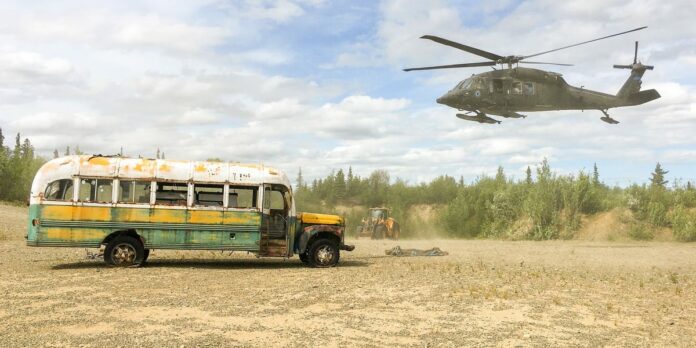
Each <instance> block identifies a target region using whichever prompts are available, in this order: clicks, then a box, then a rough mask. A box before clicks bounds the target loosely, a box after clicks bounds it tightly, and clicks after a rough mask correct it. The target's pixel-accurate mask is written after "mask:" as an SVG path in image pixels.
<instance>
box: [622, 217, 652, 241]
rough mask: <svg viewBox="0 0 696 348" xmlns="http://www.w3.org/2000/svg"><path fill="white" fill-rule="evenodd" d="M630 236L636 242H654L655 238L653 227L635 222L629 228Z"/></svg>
mask: <svg viewBox="0 0 696 348" xmlns="http://www.w3.org/2000/svg"><path fill="white" fill-rule="evenodd" d="M628 236H629V237H631V238H632V239H635V240H652V239H653V238H655V233H654V232H653V226H651V225H650V224H647V223H644V222H640V221H638V222H634V223H632V224H631V225H630V226H629V228H628Z"/></svg>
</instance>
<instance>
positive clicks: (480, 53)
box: [421, 35, 503, 60]
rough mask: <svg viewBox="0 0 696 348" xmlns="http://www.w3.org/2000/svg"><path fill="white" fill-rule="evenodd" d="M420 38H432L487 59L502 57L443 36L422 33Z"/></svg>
mask: <svg viewBox="0 0 696 348" xmlns="http://www.w3.org/2000/svg"><path fill="white" fill-rule="evenodd" d="M421 39H428V40H432V41H435V42H437V43H439V44H442V45H445V46H450V47H454V48H456V49H460V50H462V51H465V52H469V53H473V54H475V55H477V56H481V57H483V58H488V59H490V60H498V59H501V58H503V57H502V56H499V55H497V54H495V53H491V52H486V51H484V50H480V49H478V48H475V47H471V46H467V45H462V44H460V43H458V42H454V41H450V40H447V39H443V38H441V37H439V36H433V35H423V36H421Z"/></svg>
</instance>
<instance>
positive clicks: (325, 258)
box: [307, 238, 340, 268]
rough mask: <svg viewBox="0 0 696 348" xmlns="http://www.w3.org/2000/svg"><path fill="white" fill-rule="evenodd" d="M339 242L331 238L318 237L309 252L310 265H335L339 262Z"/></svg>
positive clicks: (322, 266)
mask: <svg viewBox="0 0 696 348" xmlns="http://www.w3.org/2000/svg"><path fill="white" fill-rule="evenodd" d="M339 256H340V255H339V251H338V244H336V242H334V241H333V240H331V239H326V238H322V239H317V240H316V241H315V242H314V243H312V246H311V247H310V248H309V251H308V252H307V258H308V261H309V265H310V266H312V267H319V268H324V267H333V266H336V264H337V263H338V258H339Z"/></svg>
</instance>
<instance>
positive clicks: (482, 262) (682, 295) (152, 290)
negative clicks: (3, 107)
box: [0, 207, 696, 347]
mask: <svg viewBox="0 0 696 348" xmlns="http://www.w3.org/2000/svg"><path fill="white" fill-rule="evenodd" d="M24 218H25V209H24V208H9V207H0V220H2V221H0V294H1V295H2V296H1V297H0V322H1V323H2V325H0V346H2V347H14V346H58V347H63V346H84V347H100V346H104V345H111V346H122V347H125V346H141V345H144V346H173V347H181V346H185V347H189V346H283V347H288V346H308V345H311V346H340V347H344V346H351V347H352V346H357V347H360V346H417V347H426V346H427V347H435V346H444V347H460V346H472V345H475V346H506V347H507V346H558V345H562V346H568V345H570V346H695V345H696V308H695V307H696V295H695V294H694V284H695V283H696V257H695V256H696V245H694V244H676V243H675V244H673V243H607V242H583V241H571V242H567V241H566V242H501V241H478V240H477V241H461V240H457V241H453V240H431V241H399V242H392V241H389V242H386V241H385V242H381V241H379V242H375V241H369V240H360V241H352V242H354V243H355V244H356V245H357V248H356V251H354V252H352V253H343V254H342V259H341V263H340V266H339V267H336V268H332V269H310V268H306V267H304V266H303V265H302V264H301V263H300V261H299V260H297V259H296V258H293V259H290V260H287V261H284V260H282V259H257V258H255V257H254V256H252V255H246V254H237V253H235V254H233V255H227V254H221V253H219V252H217V253H213V252H185V251H159V250H157V251H154V252H153V253H152V255H151V260H150V262H149V263H148V265H147V266H146V267H142V268H125V269H119V268H110V267H107V266H106V265H105V264H104V263H103V262H102V261H101V260H90V259H86V258H85V255H86V252H85V250H84V249H60V248H30V247H27V246H25V245H24V242H23V234H24V224H25V221H24V220H23V219H24ZM3 237H4V238H3ZM397 244H398V245H401V246H402V247H404V248H413V247H418V248H429V247H432V246H438V247H440V248H441V249H443V250H446V251H448V252H449V253H450V255H448V256H444V257H408V258H397V257H391V256H385V255H384V249H388V248H391V247H392V246H394V245H397Z"/></svg>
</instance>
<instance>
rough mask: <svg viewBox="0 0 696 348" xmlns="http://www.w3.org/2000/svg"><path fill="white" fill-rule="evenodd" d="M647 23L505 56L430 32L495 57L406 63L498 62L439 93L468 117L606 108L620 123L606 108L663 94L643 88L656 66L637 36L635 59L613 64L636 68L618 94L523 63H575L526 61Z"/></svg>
mask: <svg viewBox="0 0 696 348" xmlns="http://www.w3.org/2000/svg"><path fill="white" fill-rule="evenodd" d="M645 28H647V27H640V28H636V29H632V30H628V31H624V32H621V33H618V34H612V35H608V36H604V37H601V38H597V39H593V40H589V41H584V42H580V43H577V44H573V45H569V46H564V47H561V48H556V49H553V50H548V51H544V52H540V53H535V54H530V55H526V56H514V55H513V56H500V55H497V54H494V53H490V52H486V51H483V50H480V49H478V48H474V47H471V46H466V45H462V44H460V43H457V42H454V41H450V40H447V39H443V38H441V37H437V36H432V35H425V36H422V37H421V38H422V39H428V40H432V41H435V42H437V43H440V44H443V45H446V46H450V47H454V48H457V49H460V50H462V51H466V52H469V53H473V54H475V55H477V56H481V57H484V58H487V59H490V61H486V62H476V63H464V64H452V65H439V66H429V67H422V68H409V69H404V71H413V70H433V69H451V68H468V67H480V66H491V67H493V71H489V72H485V73H481V74H476V75H472V76H471V77H470V78H468V79H466V80H463V81H461V82H459V84H458V85H457V86H456V87H454V88H453V89H452V90H450V91H449V92H447V93H446V94H445V95H443V96H441V97H440V98H437V102H438V103H440V104H444V105H447V106H449V107H452V108H455V109H458V110H460V111H466V113H464V114H457V117H459V118H461V119H464V120H467V121H475V122H479V123H491V124H493V123H500V122H501V121H498V120H496V119H494V118H491V117H488V115H497V116H502V117H505V118H521V117H526V115H522V114H520V113H519V112H527V111H551V110H599V111H601V112H602V113H604V116H603V117H601V118H600V119H601V120H602V121H604V122H607V123H610V124H617V123H619V121H617V120H615V119H613V118H611V117H610V116H609V114H608V113H607V110H608V109H610V108H616V107H621V106H632V105H639V104H644V103H647V102H649V101H651V100H655V99H657V98H660V94H659V93H658V92H657V91H656V90H654V89H649V90H645V91H641V90H640V86H641V77H643V73H645V71H646V70H652V69H653V66H650V65H643V64H641V63H640V62H638V41H636V44H635V51H634V54H633V64H629V65H614V68H617V69H631V76H629V77H628V80H626V82H625V83H624V84H623V86H622V87H621V89H620V90H619V92H618V93H617V94H616V95H611V94H606V93H601V92H597V91H592V90H587V89H584V88H582V87H574V86H571V85H569V84H568V83H567V82H566V81H565V80H564V79H563V77H562V75H561V74H559V73H555V72H550V71H544V70H538V69H530V68H520V67H519V64H520V63H523V64H550V65H561V66H571V65H572V64H560V63H548V62H533V61H525V59H527V58H531V57H537V56H540V55H542V54H547V53H551V52H555V51H559V50H563V49H566V48H571V47H575V46H579V45H583V44H587V43H590V42H594V41H599V40H603V39H607V38H610V37H613V36H618V35H622V34H626V33H630V32H633V31H637V30H642V29H645ZM496 65H501V66H502V68H501V69H495V67H494V66H496ZM505 65H507V68H505Z"/></svg>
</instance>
